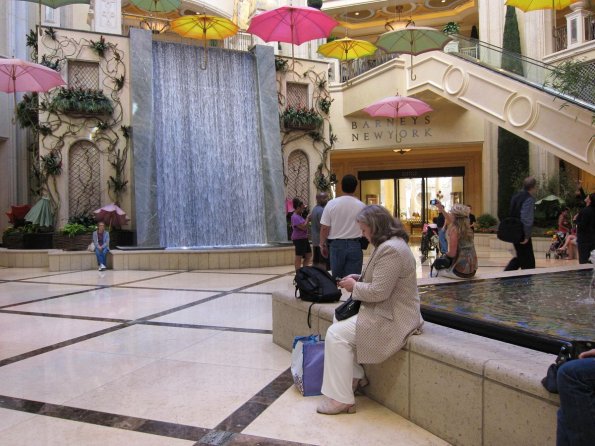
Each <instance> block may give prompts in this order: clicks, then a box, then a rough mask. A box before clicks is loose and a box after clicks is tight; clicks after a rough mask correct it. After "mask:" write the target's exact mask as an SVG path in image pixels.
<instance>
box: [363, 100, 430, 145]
mask: <svg viewBox="0 0 595 446" xmlns="http://www.w3.org/2000/svg"><path fill="white" fill-rule="evenodd" d="M364 111H365V112H366V113H368V114H369V115H370V116H374V117H377V116H384V117H387V118H403V117H406V116H421V115H423V114H424V113H428V112H431V111H432V107H430V106H429V105H428V104H426V103H425V102H424V101H420V100H419V99H415V98H411V97H409V96H399V95H397V96H389V97H387V98H384V99H380V100H379V101H376V102H374V103H373V104H372V105H368V106H367V107H366V108H364ZM395 134H396V135H395V136H396V141H397V142H401V141H400V140H399V132H397V131H395Z"/></svg>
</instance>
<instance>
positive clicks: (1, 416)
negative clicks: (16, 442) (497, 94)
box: [0, 408, 35, 444]
mask: <svg viewBox="0 0 595 446" xmlns="http://www.w3.org/2000/svg"><path fill="white" fill-rule="evenodd" d="M34 416H35V415H33V414H30V413H27V412H21V411H19V410H9V409H2V408H0V433H1V431H3V430H4V429H6V428H8V427H10V426H13V425H15V424H18V423H22V422H23V421H25V420H28V419H30V418H33V417H34ZM1 438H2V437H1V436H0V439H1ZM5 444H8V443H5Z"/></svg>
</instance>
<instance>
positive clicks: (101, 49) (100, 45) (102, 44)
mask: <svg viewBox="0 0 595 446" xmlns="http://www.w3.org/2000/svg"><path fill="white" fill-rule="evenodd" d="M89 47H90V48H91V49H92V50H93V51H95V52H96V53H97V55H98V56H99V57H105V52H106V51H107V50H108V48H109V44H108V43H106V41H105V38H104V37H103V36H101V37H100V38H99V40H98V41H97V42H95V41H94V40H91V41H90V43H89Z"/></svg>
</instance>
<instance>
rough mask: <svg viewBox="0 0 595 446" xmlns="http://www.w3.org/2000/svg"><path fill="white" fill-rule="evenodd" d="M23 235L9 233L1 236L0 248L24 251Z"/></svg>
mask: <svg viewBox="0 0 595 446" xmlns="http://www.w3.org/2000/svg"><path fill="white" fill-rule="evenodd" d="M24 235H25V234H23V233H22V232H10V233H8V234H4V235H3V236H2V246H3V247H4V248H7V249H25V241H24Z"/></svg>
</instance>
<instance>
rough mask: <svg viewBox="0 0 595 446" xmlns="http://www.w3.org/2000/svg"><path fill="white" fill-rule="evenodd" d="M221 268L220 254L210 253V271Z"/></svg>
mask: <svg viewBox="0 0 595 446" xmlns="http://www.w3.org/2000/svg"><path fill="white" fill-rule="evenodd" d="M218 268H219V254H218V253H214V252H210V253H209V269H218Z"/></svg>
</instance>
